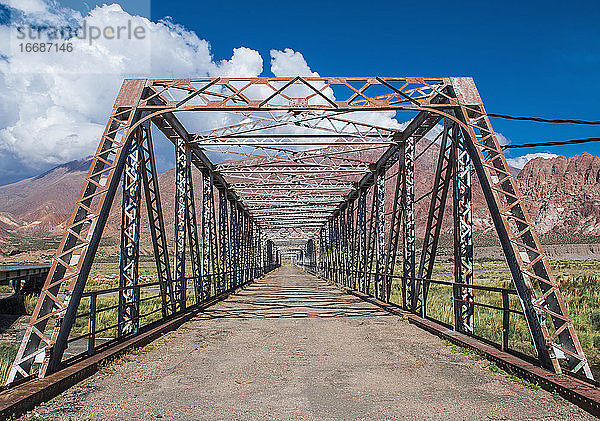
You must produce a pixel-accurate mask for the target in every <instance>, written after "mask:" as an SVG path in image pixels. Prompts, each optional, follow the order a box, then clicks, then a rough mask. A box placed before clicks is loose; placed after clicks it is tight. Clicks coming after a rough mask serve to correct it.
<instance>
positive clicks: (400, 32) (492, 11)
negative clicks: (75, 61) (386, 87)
mask: <svg viewBox="0 0 600 421" xmlns="http://www.w3.org/2000/svg"><path fill="white" fill-rule="evenodd" d="M424 4H426V7H423V5H424ZM121 5H122V6H123V8H124V9H125V10H128V8H130V9H131V11H132V12H134V11H135V12H141V13H147V11H148V7H147V3H146V2H141V1H133V2H121ZM150 12H151V18H152V20H155V21H156V20H159V19H163V18H165V17H167V16H170V17H171V18H172V19H173V21H174V22H176V23H178V24H181V25H184V26H185V27H186V28H187V29H190V30H193V31H194V32H196V33H197V34H198V36H199V37H201V38H204V39H206V40H208V41H210V43H211V51H212V53H213V54H214V56H215V58H217V59H219V58H225V57H229V56H230V55H231V50H232V49H233V48H235V47H240V46H245V47H249V48H252V49H255V50H258V51H259V52H260V53H261V55H262V56H263V57H265V58H266V57H269V50H271V49H280V50H282V49H284V48H292V49H294V50H296V51H300V52H302V54H303V55H304V58H305V59H306V61H307V62H308V64H309V65H310V66H311V68H312V70H314V71H317V72H319V74H320V75H322V76H323V75H348V76H367V75H383V76H472V77H474V78H475V82H476V83H477V86H478V88H479V91H480V94H481V96H482V97H483V100H484V102H485V105H486V108H487V110H488V112H491V113H503V114H514V115H524V116H543V117H549V118H570V117H572V118H581V119H591V120H600V107H599V106H598V105H597V102H596V101H597V98H598V97H599V96H600V80H599V79H598V78H599V76H600V1H597V0H588V1H577V0H576V1H569V2H564V1H529V0H528V1H496V2H493V1H461V2H447V1H428V2H423V1H378V2H365V1H326V2H323V1H311V0H306V1H302V2H298V3H297V6H295V7H290V6H284V3H274V2H267V1H256V2H254V1H252V2H250V1H226V2H218V1H216V2H215V1H211V2H205V1H200V2H198V1H176V2H175V1H152V3H151V5H150ZM267 73H268V72H267ZM492 124H493V125H494V128H495V130H497V131H500V132H501V133H503V134H504V135H505V136H506V137H507V138H509V139H510V140H511V142H512V143H525V142H532V141H546V140H563V139H571V138H580V137H600V127H598V126H573V125H557V124H540V123H524V122H510V121H505V120H498V119H493V120H492ZM540 151H542V150H541V149H539V148H538V149H535V150H534V149H522V150H519V151H511V154H512V155H513V156H515V155H521V154H525V153H531V152H540ZM543 151H548V152H552V153H557V154H563V155H567V156H571V155H574V154H578V153H581V152H583V151H588V152H590V153H592V154H595V155H600V143H588V144H584V145H579V146H564V147H551V148H550V147H547V148H545V149H543Z"/></svg>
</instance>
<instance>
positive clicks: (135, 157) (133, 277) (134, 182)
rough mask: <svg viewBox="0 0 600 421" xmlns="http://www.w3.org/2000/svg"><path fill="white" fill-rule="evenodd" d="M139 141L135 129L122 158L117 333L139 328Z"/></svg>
mask: <svg viewBox="0 0 600 421" xmlns="http://www.w3.org/2000/svg"><path fill="white" fill-rule="evenodd" d="M140 141H141V133H140V130H136V131H135V132H134V134H133V136H132V143H131V150H130V151H129V153H128V154H127V157H126V159H125V167H124V170H123V203H122V207H121V254H120V259H119V307H118V310H119V311H118V323H117V332H118V335H119V336H121V335H123V334H128V333H136V332H137V331H138V329H139V317H138V315H139V306H140V293H139V288H138V286H137V285H138V263H139V254H140V197H141V179H140V155H139V142H140Z"/></svg>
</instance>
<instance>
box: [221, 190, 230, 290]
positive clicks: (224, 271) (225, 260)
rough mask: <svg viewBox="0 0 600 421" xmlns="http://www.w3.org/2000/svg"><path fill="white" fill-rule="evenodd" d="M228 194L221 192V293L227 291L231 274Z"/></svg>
mask: <svg viewBox="0 0 600 421" xmlns="http://www.w3.org/2000/svg"><path fill="white" fill-rule="evenodd" d="M227 220H228V217H227V193H226V192H225V191H222V190H219V242H220V247H219V251H220V256H219V257H220V261H219V266H220V268H221V269H220V270H221V276H220V277H219V282H220V285H219V291H220V292H223V291H224V290H226V289H227V279H228V278H229V276H230V274H229V273H228V268H229V230H228V229H227Z"/></svg>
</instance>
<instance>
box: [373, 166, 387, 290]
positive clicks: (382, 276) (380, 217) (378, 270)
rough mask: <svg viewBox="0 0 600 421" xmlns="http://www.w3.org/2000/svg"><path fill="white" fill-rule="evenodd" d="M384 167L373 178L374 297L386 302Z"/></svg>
mask: <svg viewBox="0 0 600 421" xmlns="http://www.w3.org/2000/svg"><path fill="white" fill-rule="evenodd" d="M385 172H386V171H385V167H384V168H382V169H380V170H379V172H378V173H377V175H376V178H375V191H374V194H375V198H376V199H377V202H376V204H375V215H374V218H375V220H374V223H375V228H376V229H375V238H374V241H375V256H376V261H375V297H377V298H378V299H380V300H382V301H385V300H386V293H385V292H386V290H387V287H386V286H385V285H386V279H388V277H387V276H386V273H385Z"/></svg>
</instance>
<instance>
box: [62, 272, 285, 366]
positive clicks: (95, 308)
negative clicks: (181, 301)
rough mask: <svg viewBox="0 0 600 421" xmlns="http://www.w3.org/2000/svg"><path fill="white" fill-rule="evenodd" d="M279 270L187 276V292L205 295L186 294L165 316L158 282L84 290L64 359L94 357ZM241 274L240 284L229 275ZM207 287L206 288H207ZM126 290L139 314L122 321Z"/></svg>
mask: <svg viewBox="0 0 600 421" xmlns="http://www.w3.org/2000/svg"><path fill="white" fill-rule="evenodd" d="M277 267H279V265H278V264H272V265H266V266H263V267H254V268H243V269H240V270H241V272H240V271H234V270H230V271H221V272H216V273H210V274H206V275H202V276H198V277H193V276H191V277H186V282H185V288H186V291H201V290H202V291H204V293H202V294H200V293H196V294H186V297H187V300H186V303H185V305H184V306H181V307H180V309H179V311H178V312H176V313H174V314H169V315H168V316H167V314H166V313H165V309H164V306H163V303H162V296H161V293H160V284H159V282H147V283H141V284H138V285H135V286H131V287H114V288H106V289H101V290H94V291H86V292H84V293H83V294H82V298H81V304H80V306H79V308H80V313H78V314H77V315H76V317H75V323H74V325H73V330H72V333H71V336H70V337H69V339H68V341H67V343H68V345H70V347H71V349H75V352H69V353H68V356H67V358H68V359H73V358H78V357H82V356H91V355H94V354H95V353H96V351H97V349H98V347H99V346H101V347H102V349H106V348H107V347H110V346H111V345H112V344H114V343H116V342H120V341H121V340H123V339H124V338H129V337H133V336H135V335H137V334H139V333H141V332H142V331H143V330H144V329H147V328H149V327H151V326H156V325H157V324H159V323H161V322H162V321H165V320H167V319H171V318H173V317H175V316H177V314H179V313H181V312H183V311H184V310H186V309H190V308H193V307H196V306H201V305H203V304H205V303H207V302H209V301H211V300H214V299H215V297H219V296H225V295H227V294H229V293H232V292H234V291H235V290H236V289H238V288H241V287H243V286H245V285H247V284H249V283H251V282H252V281H254V280H255V279H257V278H259V277H261V276H263V275H265V274H266V273H269V272H271V271H272V270H274V269H276V268H277ZM240 273H243V276H242V282H241V283H237V282H234V279H233V278H230V277H229V275H232V274H240ZM207 286H208V288H206V287H207ZM124 291H127V292H128V293H131V294H133V295H135V297H139V300H138V302H139V306H138V309H139V311H138V314H136V315H134V316H133V317H130V318H128V320H124V318H123V317H122V316H121V311H122V309H121V307H122V304H119V296H120V295H121V294H122V293H123V292H124ZM127 324H133V325H134V326H135V328H134V330H133V331H127V329H126V325H127Z"/></svg>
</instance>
